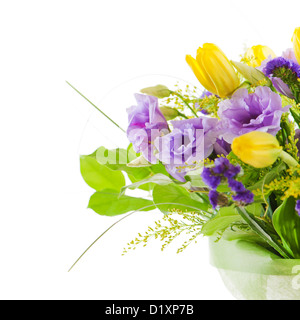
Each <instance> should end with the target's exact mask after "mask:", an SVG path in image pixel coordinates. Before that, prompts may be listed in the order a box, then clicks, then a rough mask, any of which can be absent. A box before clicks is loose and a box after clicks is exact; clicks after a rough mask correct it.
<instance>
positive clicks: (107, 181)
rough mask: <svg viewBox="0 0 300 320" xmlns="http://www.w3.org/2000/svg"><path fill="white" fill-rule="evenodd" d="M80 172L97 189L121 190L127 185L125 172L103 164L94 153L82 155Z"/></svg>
mask: <svg viewBox="0 0 300 320" xmlns="http://www.w3.org/2000/svg"><path fill="white" fill-rule="evenodd" d="M80 172H81V175H82V177H83V179H84V181H85V182H86V183H87V184H88V185H89V186H90V187H91V188H93V189H95V190H96V191H101V190H103V189H112V190H116V191H120V190H121V188H122V187H123V186H124V185H125V178H124V175H123V173H122V172H120V171H113V170H111V169H109V168H107V167H106V166H105V165H101V164H100V163H98V162H97V160H96V158H95V155H94V154H91V155H83V156H80Z"/></svg>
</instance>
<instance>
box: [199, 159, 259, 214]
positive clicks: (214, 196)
mask: <svg viewBox="0 0 300 320" xmlns="http://www.w3.org/2000/svg"><path fill="white" fill-rule="evenodd" d="M240 170H241V168H240V166H234V165H233V164H231V163H230V162H229V160H228V159H227V158H223V157H220V158H217V159H216V160H215V161H214V166H213V167H211V168H208V167H205V168H204V169H203V171H202V174H201V177H202V180H203V182H204V183H205V184H206V185H207V186H208V187H209V188H210V192H209V200H210V203H211V205H212V206H213V208H214V209H215V208H216V206H217V205H218V196H219V193H218V192H217V191H216V190H217V188H218V186H219V185H220V184H221V183H222V182H226V180H227V183H228V186H229V188H230V189H231V191H232V192H234V195H233V197H232V199H233V200H234V201H237V202H240V203H242V204H248V203H251V202H253V199H254V195H253V193H252V192H251V191H249V190H247V189H246V188H245V186H244V185H243V183H242V182H240V181H237V180H236V179H235V177H236V176H237V175H238V174H239V172H240Z"/></svg>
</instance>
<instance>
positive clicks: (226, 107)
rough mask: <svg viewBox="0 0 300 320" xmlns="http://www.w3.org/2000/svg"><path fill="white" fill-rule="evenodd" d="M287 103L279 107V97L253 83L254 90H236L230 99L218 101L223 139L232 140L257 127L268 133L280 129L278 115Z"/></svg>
mask: <svg viewBox="0 0 300 320" xmlns="http://www.w3.org/2000/svg"><path fill="white" fill-rule="evenodd" d="M289 108H290V106H287V107H285V108H282V104H281V98H280V96H279V95H278V94H277V93H274V92H272V90H271V89H270V88H268V87H261V86H260V87H257V88H256V89H255V92H254V93H248V90H247V89H243V88H242V89H239V90H237V91H236V92H235V93H234V94H233V95H232V97H231V99H227V100H224V101H222V102H220V104H219V110H218V115H219V117H220V119H221V126H222V127H223V130H224V132H223V134H222V137H223V139H224V140H225V141H226V142H228V143H232V141H233V139H234V138H235V137H238V136H240V135H242V134H245V133H248V132H250V131H254V130H259V131H263V132H268V133H270V134H272V135H274V136H275V135H276V133H277V132H278V131H279V130H280V119H281V115H282V114H283V113H284V112H287V111H288V109H289Z"/></svg>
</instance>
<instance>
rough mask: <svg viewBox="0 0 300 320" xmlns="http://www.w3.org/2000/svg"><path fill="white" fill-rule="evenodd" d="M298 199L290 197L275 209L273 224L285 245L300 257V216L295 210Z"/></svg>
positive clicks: (295, 255) (294, 254)
mask: <svg viewBox="0 0 300 320" xmlns="http://www.w3.org/2000/svg"><path fill="white" fill-rule="evenodd" d="M295 205H296V201H295V199H294V198H293V197H290V198H288V199H286V200H284V201H283V203H282V204H281V205H280V206H279V207H278V208H277V209H276V210H275V212H274V214H273V225H274V228H275V230H276V231H277V233H278V234H279V236H280V238H281V240H282V243H283V245H284V247H285V248H286V249H287V250H288V251H289V252H290V254H292V255H293V257H294V258H296V259H299V258H300V217H299V215H298V214H297V213H296V211H295Z"/></svg>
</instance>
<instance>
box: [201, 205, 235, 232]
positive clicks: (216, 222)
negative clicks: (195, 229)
mask: <svg viewBox="0 0 300 320" xmlns="http://www.w3.org/2000/svg"><path fill="white" fill-rule="evenodd" d="M240 220H241V216H240V215H239V214H238V213H237V211H236V209H235V208H234V207H222V208H221V209H220V210H219V212H218V213H217V215H216V216H215V217H214V218H212V219H210V220H208V221H207V222H206V223H205V224H204V225H203V227H202V230H201V231H202V233H203V234H204V235H205V236H212V235H214V234H215V233H216V232H219V231H223V230H225V229H227V228H228V227H229V226H230V225H231V224H232V223H234V222H237V221H240Z"/></svg>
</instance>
